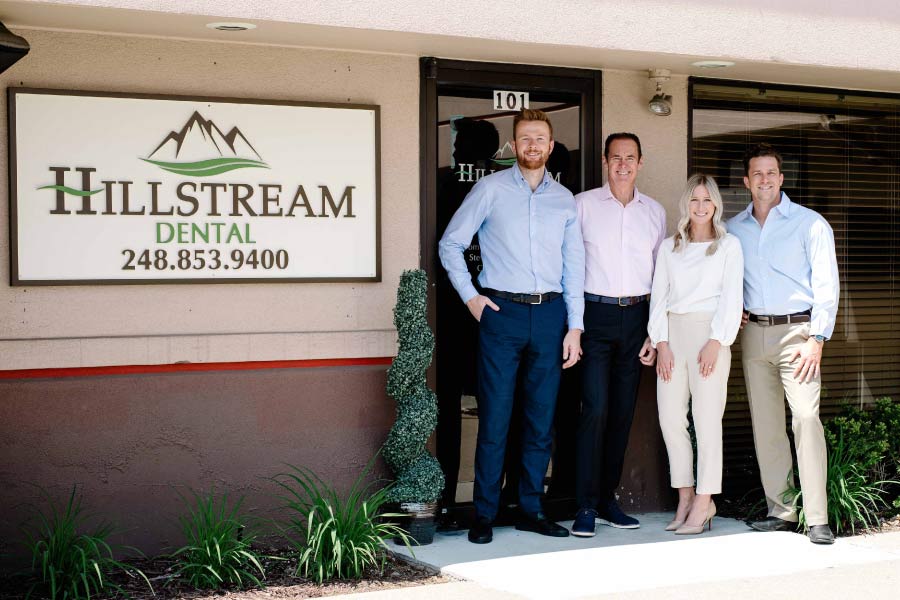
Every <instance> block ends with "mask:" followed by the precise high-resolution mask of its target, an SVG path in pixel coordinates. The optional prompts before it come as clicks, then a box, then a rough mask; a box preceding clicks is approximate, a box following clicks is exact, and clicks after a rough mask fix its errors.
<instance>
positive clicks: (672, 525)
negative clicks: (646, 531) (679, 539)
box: [666, 519, 684, 531]
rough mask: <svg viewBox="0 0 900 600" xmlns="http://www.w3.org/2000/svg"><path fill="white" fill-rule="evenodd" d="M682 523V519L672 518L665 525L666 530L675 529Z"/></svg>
mask: <svg viewBox="0 0 900 600" xmlns="http://www.w3.org/2000/svg"><path fill="white" fill-rule="evenodd" d="M683 524H684V519H672V520H671V521H669V524H668V525H666V531H675V530H676V529H678V528H679V527H681V526H682V525H683Z"/></svg>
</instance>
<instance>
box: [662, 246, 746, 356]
mask: <svg viewBox="0 0 900 600" xmlns="http://www.w3.org/2000/svg"><path fill="white" fill-rule="evenodd" d="M711 243H712V242H695V243H689V244H687V246H685V245H684V244H683V243H682V246H681V247H680V248H679V249H678V251H677V252H676V251H675V250H674V249H673V248H674V246H675V238H674V237H670V238H666V239H665V241H663V243H662V246H660V248H659V256H658V257H657V259H656V271H655V272H654V275H653V291H652V292H651V294H650V323H649V324H648V325H647V332H648V333H649V335H650V341H651V342H653V347H654V348H655V347H656V344H658V343H659V342H667V341H669V318H668V314H669V313H675V314H685V313H692V312H711V313H713V315H714V316H713V319H712V324H711V329H712V332H711V334H710V338H711V339H714V340H718V341H719V342H720V343H721V344H722V345H723V346H730V345H731V344H732V343H733V342H734V338H735V337H737V332H738V329H739V328H740V324H741V311H743V310H744V254H743V252H742V251H741V243H740V242H739V241H738V239H737V238H736V237H735V236H733V235H731V234H730V233H728V234H725V237H724V238H722V239H721V240H719V247H718V249H717V250H716V252H715V254H713V255H712V256H707V255H706V250H707V249H708V248H709V245H710V244H711Z"/></svg>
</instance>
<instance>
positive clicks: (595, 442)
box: [572, 133, 666, 537]
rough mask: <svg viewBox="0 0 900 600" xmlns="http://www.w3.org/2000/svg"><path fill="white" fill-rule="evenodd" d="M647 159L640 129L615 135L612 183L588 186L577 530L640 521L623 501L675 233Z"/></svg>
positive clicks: (606, 160)
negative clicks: (659, 288)
mask: <svg viewBox="0 0 900 600" xmlns="http://www.w3.org/2000/svg"><path fill="white" fill-rule="evenodd" d="M643 165H644V158H643V156H642V155H641V141H640V139H638V136H636V135H635V134H633V133H613V134H611V135H610V136H609V137H607V138H606V144H605V146H604V149H603V166H604V167H606V174H607V183H606V185H604V186H603V187H601V188H597V189H593V190H589V191H587V192H582V193H581V194H578V197H577V198H576V199H575V200H576V203H577V205H578V218H579V221H580V223H581V227H582V236H583V237H584V246H585V280H584V299H585V301H586V304H585V309H584V322H585V330H584V340H583V341H584V363H583V365H582V369H583V374H584V379H583V389H584V392H583V395H582V402H581V415H580V419H579V422H578V432H577V441H576V445H577V449H576V460H575V469H576V470H575V495H576V500H577V502H578V508H579V510H578V512H577V514H576V515H575V522H574V523H573V524H572V533H573V534H574V535H577V536H580V537H591V536H593V535H594V529H595V523H596V522H599V523H601V524H603V525H609V526H610V527H615V528H618V529H637V528H638V527H640V523H639V522H638V520H637V519H635V518H634V517H631V516H629V515H627V514H625V513H624V512H623V511H622V509H621V508H619V505H618V503H617V502H616V495H615V492H616V488H618V487H619V480H620V479H621V477H622V465H623V464H624V460H625V447H626V446H627V445H628V434H629V433H630V431H631V422H632V419H633V418H634V407H635V401H636V400H637V389H638V382H639V381H640V377H641V363H643V364H645V365H652V364H653V362H654V361H655V359H656V350H655V349H653V347H652V346H651V344H650V338H649V337H647V321H648V319H649V315H650V303H649V302H648V301H649V299H650V289H651V284H652V282H653V269H654V265H655V263H656V253H657V251H658V250H659V246H660V244H661V243H662V241H663V238H665V237H666V211H665V209H664V208H663V207H662V206H661V205H660V204H659V203H658V202H656V201H655V200H654V199H653V198H650V197H649V196H646V195H644V194H642V193H640V192H639V191H638V190H637V187H635V182H636V181H637V176H638V171H640V170H641V168H642V167H643Z"/></svg>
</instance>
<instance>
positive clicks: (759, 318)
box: [750, 310, 810, 327]
mask: <svg viewBox="0 0 900 600" xmlns="http://www.w3.org/2000/svg"><path fill="white" fill-rule="evenodd" d="M809 321H810V311H808V310H804V311H803V312H798V313H793V314H790V315H754V314H753V313H750V322H751V323H756V324H757V325H760V326H761V327H769V326H771V325H788V324H790V323H809Z"/></svg>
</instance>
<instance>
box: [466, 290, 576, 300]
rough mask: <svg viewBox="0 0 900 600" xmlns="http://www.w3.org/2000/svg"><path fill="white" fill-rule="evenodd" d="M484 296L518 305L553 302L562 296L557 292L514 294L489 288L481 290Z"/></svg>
mask: <svg viewBox="0 0 900 600" xmlns="http://www.w3.org/2000/svg"><path fill="white" fill-rule="evenodd" d="M482 292H484V295H485V296H496V297H497V298H503V299H504V300H509V301H511V302H518V303H519V304H541V303H542V302H549V301H550V300H555V299H557V298H559V297H560V296H562V294H560V293H559V292H547V293H546V294H514V293H513V292H501V291H500V290H492V289H491V288H484V289H483V290H482Z"/></svg>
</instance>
